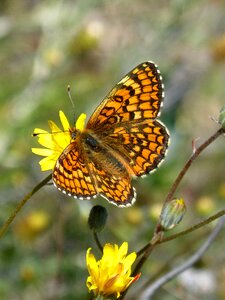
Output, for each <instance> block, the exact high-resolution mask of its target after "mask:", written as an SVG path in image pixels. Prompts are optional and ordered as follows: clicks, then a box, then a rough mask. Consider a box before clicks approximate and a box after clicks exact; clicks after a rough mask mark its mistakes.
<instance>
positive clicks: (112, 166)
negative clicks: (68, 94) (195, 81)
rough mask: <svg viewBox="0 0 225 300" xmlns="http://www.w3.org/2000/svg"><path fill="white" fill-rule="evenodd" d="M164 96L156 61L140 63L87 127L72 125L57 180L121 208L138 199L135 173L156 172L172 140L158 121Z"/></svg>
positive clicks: (70, 189) (73, 193) (75, 193)
mask: <svg viewBox="0 0 225 300" xmlns="http://www.w3.org/2000/svg"><path fill="white" fill-rule="evenodd" d="M162 99H163V85H162V82H161V76H160V74H159V71H158V69H157V67H156V65H155V64H153V63H151V62H146V63H143V64H140V65H139V66H137V67H136V68H135V69H133V70H132V71H131V72H130V73H128V74H127V75H126V76H125V77H124V78H123V79H122V80H121V81H120V82H119V83H118V84H117V85H116V86H115V87H114V88H113V89H112V90H111V92H110V93H109V94H108V95H107V97H106V98H105V99H104V100H103V101H102V103H101V104H100V105H99V106H98V108H97V109H96V111H95V112H94V113H93V114H92V116H91V117H90V119H89V121H88V123H87V125H86V127H85V128H84V129H83V130H82V131H79V130H77V129H75V128H74V129H71V132H70V134H71V143H70V144H69V145H68V147H67V148H66V149H65V150H64V151H63V153H62V154H61V155H60V157H59V158H58V160H57V162H56V165H55V168H54V170H53V182H54V184H55V185H56V186H57V187H58V188H59V189H60V190H61V191H63V192H64V193H67V194H68V195H71V196H74V197H75V198H80V199H91V198H93V197H95V196H97V195H98V194H100V195H101V196H103V197H105V198H106V199H107V200H108V201H110V202H112V203H113V204H116V205H118V206H127V205H131V204H132V203H133V201H134V200H135V197H136V193H135V189H134V188H133V187H132V185H131V179H132V177H140V176H144V175H145V174H147V173H149V172H151V171H153V170H154V169H156V168H157V166H158V165H159V163H160V162H161V161H162V160H163V158H164V156H165V153H166V149H167V146H168V142H169V134H168V131H167V129H166V127H165V126H164V125H163V124H162V123H161V122H160V121H158V120H156V118H157V116H158V115H159V110H160V107H161V104H162Z"/></svg>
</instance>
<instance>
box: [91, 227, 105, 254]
mask: <svg viewBox="0 0 225 300" xmlns="http://www.w3.org/2000/svg"><path fill="white" fill-rule="evenodd" d="M93 236H94V239H95V242H96V244H97V246H98V248H99V250H100V251H101V253H103V247H102V244H101V242H100V240H99V237H98V234H97V232H96V231H93Z"/></svg>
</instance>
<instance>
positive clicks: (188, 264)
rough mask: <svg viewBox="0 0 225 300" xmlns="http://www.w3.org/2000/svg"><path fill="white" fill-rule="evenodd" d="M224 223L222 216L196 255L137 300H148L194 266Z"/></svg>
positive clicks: (224, 219) (224, 217) (154, 284)
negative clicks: (170, 281)
mask: <svg viewBox="0 0 225 300" xmlns="http://www.w3.org/2000/svg"><path fill="white" fill-rule="evenodd" d="M224 223H225V216H223V217H222V218H221V219H220V220H219V221H218V223H217V225H216V227H215V228H214V230H213V231H212V233H211V234H210V236H209V237H208V238H207V240H206V241H205V242H204V244H203V245H202V246H201V247H200V248H199V249H198V251H197V252H196V253H194V254H193V255H192V256H191V257H190V258H189V259H188V260H186V261H185V262H184V263H182V264H181V265H180V266H178V267H176V268H174V269H173V270H171V271H170V272H168V273H167V274H165V275H164V276H162V277H161V278H159V279H158V280H156V281H155V282H153V283H152V284H151V285H150V286H149V287H148V288H147V289H146V290H145V291H144V292H143V293H142V294H141V295H139V296H138V299H140V300H150V299H151V297H152V296H153V295H154V294H155V292H156V291H157V290H158V289H159V288H160V287H161V286H162V285H164V284H165V283H166V282H168V281H169V280H171V279H172V278H174V277H176V276H177V275H179V274H180V273H182V272H183V271H185V270H187V269H188V268H190V267H191V266H193V264H195V263H196V262H197V261H198V260H199V259H200V258H201V257H202V256H203V254H204V253H205V252H206V251H207V249H208V248H209V247H210V246H211V244H212V243H213V241H214V239H215V238H216V237H217V235H218V234H219V232H220V231H221V230H222V228H223V225H224Z"/></svg>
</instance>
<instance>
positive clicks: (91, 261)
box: [86, 242, 140, 298]
mask: <svg viewBox="0 0 225 300" xmlns="http://www.w3.org/2000/svg"><path fill="white" fill-rule="evenodd" d="M127 251H128V243H126V242H124V243H123V244H122V245H121V246H120V248H118V246H117V245H112V244H105V246H104V249H103V256H102V258H101V259H100V260H99V261H96V259H95V257H94V255H93V254H92V253H91V248H89V249H88V251H87V256H86V261H87V267H88V272H89V274H90V276H88V278H87V287H88V289H89V291H92V292H93V293H94V294H95V295H96V296H97V295H102V296H110V295H115V296H116V297H117V298H119V296H120V293H122V292H123V291H125V290H126V289H127V288H128V286H129V285H130V284H131V283H133V282H134V281H135V280H137V279H138V278H139V276H140V275H138V276H136V277H131V276H130V275H131V266H132V264H133V263H134V261H135V259H136V256H137V255H136V253H135V252H133V253H130V254H129V255H127Z"/></svg>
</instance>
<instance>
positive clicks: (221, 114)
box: [219, 106, 225, 129]
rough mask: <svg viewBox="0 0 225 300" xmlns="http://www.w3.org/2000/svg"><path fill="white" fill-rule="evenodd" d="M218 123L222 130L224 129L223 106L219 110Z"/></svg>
mask: <svg viewBox="0 0 225 300" xmlns="http://www.w3.org/2000/svg"><path fill="white" fill-rule="evenodd" d="M219 123H220V124H221V126H222V128H223V129H225V106H223V107H222V108H221V110H220V114H219Z"/></svg>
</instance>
